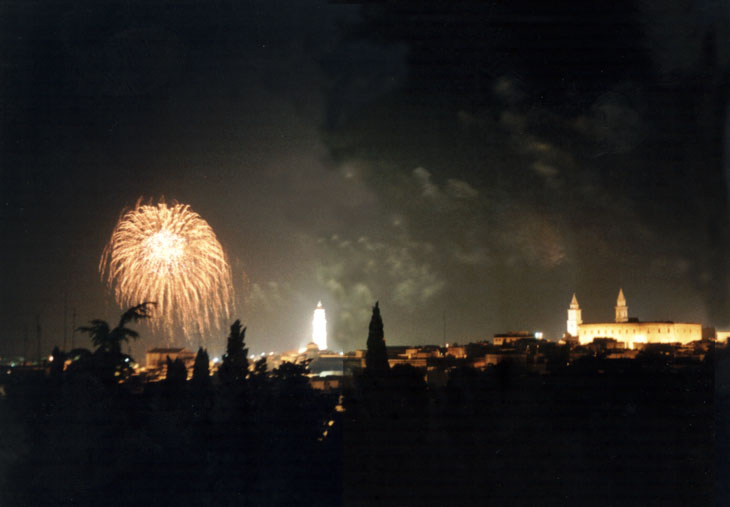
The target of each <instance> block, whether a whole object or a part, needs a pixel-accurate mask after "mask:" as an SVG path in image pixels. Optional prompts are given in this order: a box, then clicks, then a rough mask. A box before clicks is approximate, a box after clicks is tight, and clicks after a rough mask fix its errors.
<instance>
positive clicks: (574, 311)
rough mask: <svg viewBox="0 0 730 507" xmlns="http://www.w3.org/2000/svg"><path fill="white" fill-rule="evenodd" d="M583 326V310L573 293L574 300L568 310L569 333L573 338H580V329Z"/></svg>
mask: <svg viewBox="0 0 730 507" xmlns="http://www.w3.org/2000/svg"><path fill="white" fill-rule="evenodd" d="M581 324H583V319H582V317H581V309H580V305H579V304H578V298H577V297H575V293H573V299H571V301H570V307H569V308H568V321H567V332H568V334H569V335H570V336H572V337H577V336H578V327H579V326H580V325H581Z"/></svg>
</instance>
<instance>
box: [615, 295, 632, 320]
mask: <svg viewBox="0 0 730 507" xmlns="http://www.w3.org/2000/svg"><path fill="white" fill-rule="evenodd" d="M628 321H629V307H628V306H626V298H625V297H624V290H623V289H619V290H618V299H616V322H628Z"/></svg>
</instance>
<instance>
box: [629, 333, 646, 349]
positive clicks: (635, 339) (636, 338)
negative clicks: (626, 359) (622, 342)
mask: <svg viewBox="0 0 730 507" xmlns="http://www.w3.org/2000/svg"><path fill="white" fill-rule="evenodd" d="M634 343H646V335H643V334H637V335H634V336H633V337H632V338H631V341H630V342H629V349H631V350H633V349H634Z"/></svg>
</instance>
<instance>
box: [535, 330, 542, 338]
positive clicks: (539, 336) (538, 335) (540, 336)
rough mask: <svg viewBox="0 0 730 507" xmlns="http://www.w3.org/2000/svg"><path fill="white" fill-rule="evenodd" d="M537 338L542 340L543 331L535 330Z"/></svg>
mask: <svg viewBox="0 0 730 507" xmlns="http://www.w3.org/2000/svg"><path fill="white" fill-rule="evenodd" d="M535 338H537V339H538V340H542V331H535Z"/></svg>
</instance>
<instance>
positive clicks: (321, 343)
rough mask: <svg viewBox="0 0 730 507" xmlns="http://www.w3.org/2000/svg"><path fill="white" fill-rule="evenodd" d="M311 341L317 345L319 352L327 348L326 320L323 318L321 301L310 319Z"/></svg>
mask: <svg viewBox="0 0 730 507" xmlns="http://www.w3.org/2000/svg"><path fill="white" fill-rule="evenodd" d="M312 341H313V342H314V343H316V344H317V348H319V350H325V349H326V348H327V318H326V317H325V313H324V307H323V306H322V301H320V302H318V303H317V308H315V309H314V318H313V319H312Z"/></svg>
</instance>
